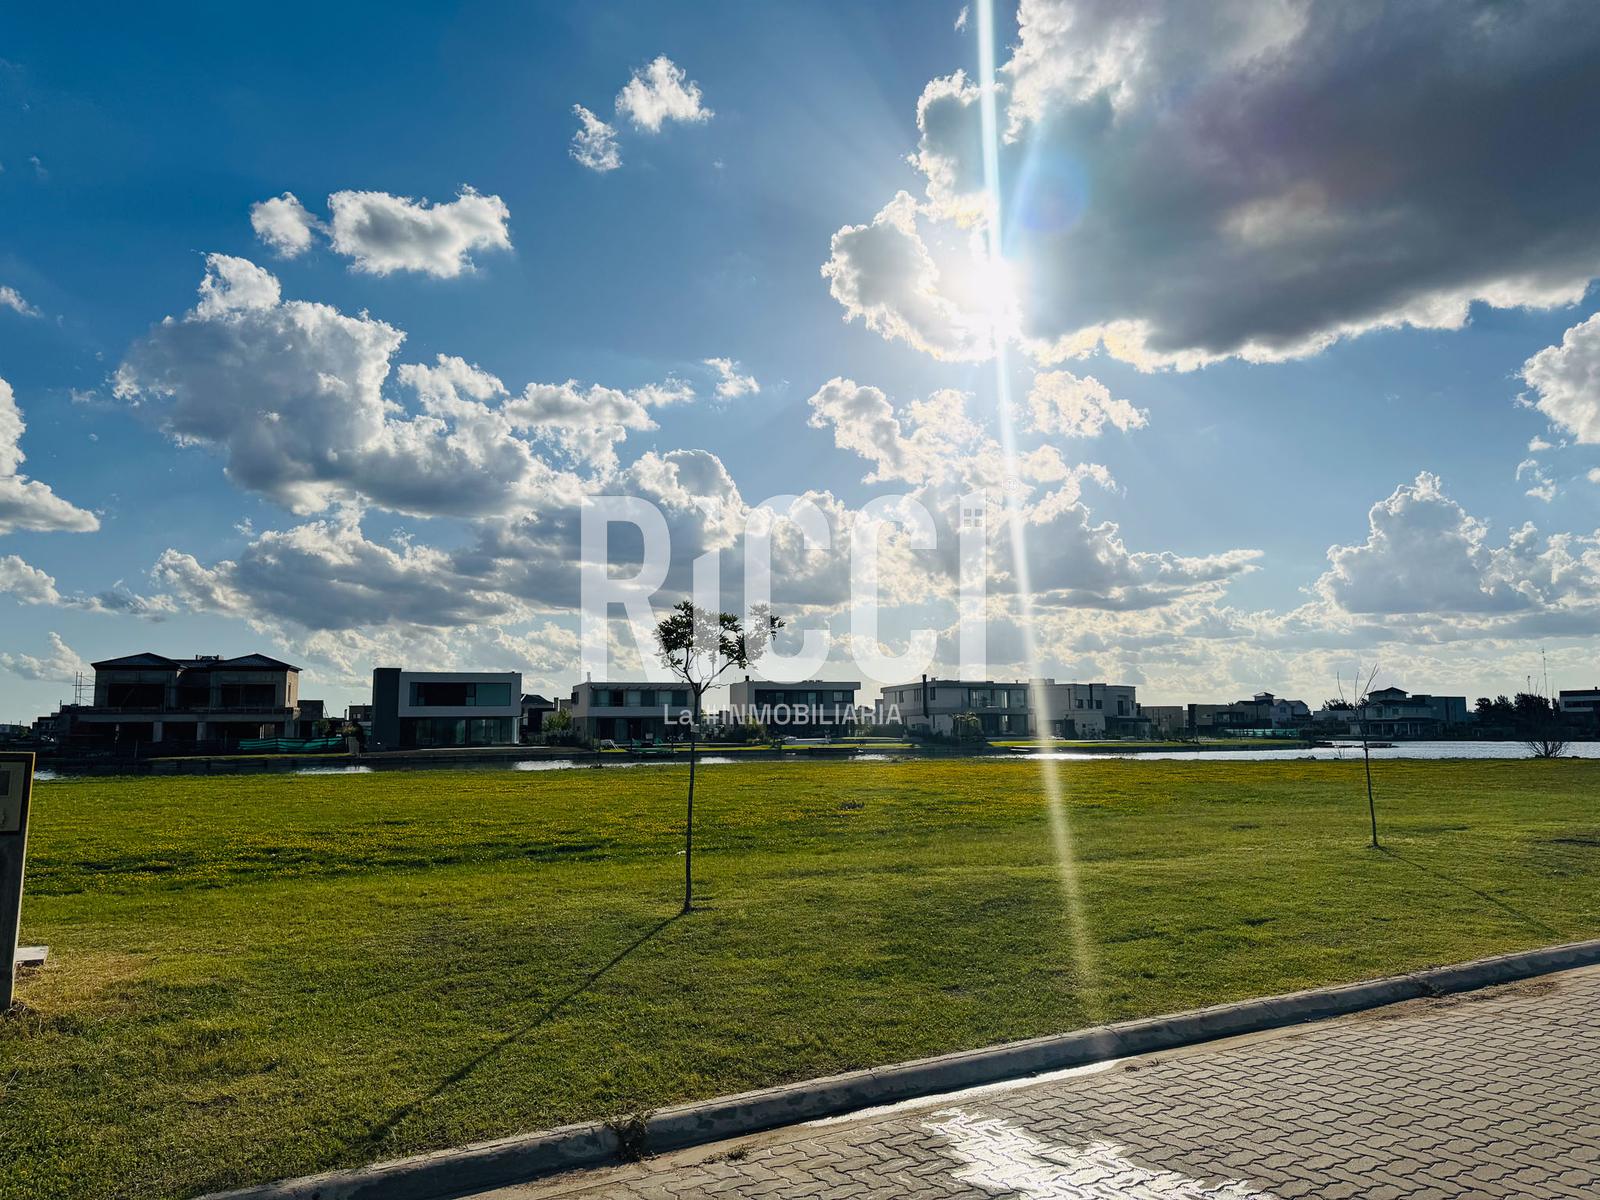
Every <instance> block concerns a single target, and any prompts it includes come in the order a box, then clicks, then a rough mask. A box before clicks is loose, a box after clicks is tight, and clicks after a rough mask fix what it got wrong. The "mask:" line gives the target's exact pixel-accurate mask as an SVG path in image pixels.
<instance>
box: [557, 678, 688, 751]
mask: <svg viewBox="0 0 1600 1200" xmlns="http://www.w3.org/2000/svg"><path fill="white" fill-rule="evenodd" d="M568 711H569V712H570V713H571V714H572V727H573V728H574V729H576V730H578V731H579V732H580V733H582V734H583V735H584V736H585V737H587V738H590V739H592V740H595V741H601V740H607V739H609V740H610V741H614V742H663V741H667V740H668V739H672V740H676V739H678V738H679V737H682V736H684V735H685V732H686V726H687V724H688V721H689V719H690V718H691V717H692V716H693V715H694V697H693V696H691V695H690V694H689V689H688V688H687V687H685V686H684V685H682V684H676V685H673V684H654V683H627V682H620V683H594V682H593V681H587V680H586V681H585V682H583V683H580V684H578V685H577V686H576V687H574V688H573V689H572V700H571V702H570V704H569V706H568Z"/></svg>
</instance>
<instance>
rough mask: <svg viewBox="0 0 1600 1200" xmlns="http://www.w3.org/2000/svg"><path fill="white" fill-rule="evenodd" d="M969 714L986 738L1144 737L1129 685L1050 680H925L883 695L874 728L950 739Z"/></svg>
mask: <svg viewBox="0 0 1600 1200" xmlns="http://www.w3.org/2000/svg"><path fill="white" fill-rule="evenodd" d="M966 713H971V714H972V715H973V716H975V717H977V718H978V724H979V725H980V726H981V727H982V729H983V732H984V736H986V737H1031V736H1034V735H1036V734H1037V733H1038V732H1039V731H1040V730H1046V731H1047V732H1049V733H1050V734H1051V735H1052V736H1055V737H1068V738H1097V737H1106V736H1107V735H1120V734H1135V733H1147V732H1148V731H1149V727H1150V722H1149V719H1148V718H1146V717H1145V716H1144V715H1143V714H1142V713H1141V712H1140V710H1139V701H1138V697H1137V695H1136V693H1135V688H1134V687H1133V685H1132V684H1117V683H1057V682H1056V681H1055V680H1054V679H1028V680H1024V679H1013V680H996V679H988V680H981V681H973V680H966V679H929V678H927V677H924V678H922V679H920V680H918V681H917V682H916V683H904V684H895V685H891V686H889V687H886V688H884V689H883V697H882V699H881V700H880V701H879V703H878V723H879V724H890V723H896V722H898V723H899V724H902V725H905V726H906V727H907V728H908V729H927V730H930V731H932V732H934V733H950V732H951V731H952V729H953V728H954V722H955V718H956V717H958V716H962V715H964V714H966Z"/></svg>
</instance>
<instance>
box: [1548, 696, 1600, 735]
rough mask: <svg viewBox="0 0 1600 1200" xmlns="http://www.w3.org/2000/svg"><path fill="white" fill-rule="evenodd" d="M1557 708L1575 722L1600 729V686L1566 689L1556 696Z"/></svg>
mask: <svg viewBox="0 0 1600 1200" xmlns="http://www.w3.org/2000/svg"><path fill="white" fill-rule="evenodd" d="M1556 708H1557V709H1559V710H1560V712H1561V713H1562V715H1563V716H1565V717H1566V718H1567V719H1568V720H1569V721H1571V722H1572V723H1573V724H1576V725H1580V726H1587V727H1588V728H1590V729H1594V730H1600V687H1592V688H1574V689H1571V690H1564V691H1562V692H1560V693H1559V694H1558V695H1557V696H1556Z"/></svg>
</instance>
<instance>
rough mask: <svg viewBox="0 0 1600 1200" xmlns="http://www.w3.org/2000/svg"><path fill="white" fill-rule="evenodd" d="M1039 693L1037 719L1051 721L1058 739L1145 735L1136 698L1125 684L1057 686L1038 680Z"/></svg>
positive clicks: (1132, 689)
mask: <svg viewBox="0 0 1600 1200" xmlns="http://www.w3.org/2000/svg"><path fill="white" fill-rule="evenodd" d="M1036 686H1038V688H1039V689H1040V691H1041V693H1042V697H1043V700H1042V707H1043V708H1045V709H1046V710H1047V711H1045V712H1041V713H1040V720H1041V721H1043V720H1048V721H1049V722H1050V727H1051V732H1052V733H1053V734H1055V735H1056V736H1057V737H1068V738H1098V737H1105V736H1107V735H1108V734H1125V733H1148V732H1149V722H1148V720H1147V719H1146V718H1144V716H1143V715H1142V714H1141V713H1140V711H1139V701H1138V697H1137V696H1136V695H1135V689H1134V686H1133V685H1132V684H1127V683H1057V682H1055V680H1053V679H1044V680H1040V681H1038V683H1037V685H1036Z"/></svg>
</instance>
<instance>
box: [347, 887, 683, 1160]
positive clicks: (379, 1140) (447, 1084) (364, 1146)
mask: <svg viewBox="0 0 1600 1200" xmlns="http://www.w3.org/2000/svg"><path fill="white" fill-rule="evenodd" d="M683 915H684V914H683V913H681V912H680V913H674V914H673V915H672V916H670V917H667V918H666V919H664V920H662V921H658V922H657V923H656V924H654V925H652V926H651V927H650V928H649V929H647V930H645V931H644V932H643V933H641V934H640V935H639V936H638V937H636V938H634V940H633V941H631V942H629V943H628V944H627V945H626V946H625V947H623V948H622V949H621V950H619V951H618V952H617V953H616V954H615V955H614V956H613V957H612V958H611V960H610V961H609V962H607V963H606V964H605V965H604V966H602V967H600V968H598V969H597V970H595V971H592V972H590V973H589V974H588V975H586V976H585V977H584V978H583V980H582V981H581V982H579V983H578V984H577V985H576V986H574V987H572V988H569V989H568V990H567V991H566V992H564V993H562V995H560V996H559V997H557V998H556V999H555V1000H553V1001H552V1002H551V1003H550V1004H548V1005H546V1006H545V1008H544V1009H543V1010H542V1011H540V1013H539V1014H538V1015H537V1016H535V1017H533V1018H531V1019H530V1020H527V1021H525V1022H523V1023H522V1024H521V1025H519V1026H517V1027H516V1028H515V1029H513V1030H512V1031H511V1032H510V1033H508V1034H506V1035H505V1036H504V1037H503V1038H501V1039H500V1040H499V1041H498V1042H496V1043H495V1044H494V1045H492V1046H490V1047H489V1048H488V1049H487V1050H485V1051H483V1053H481V1054H479V1055H477V1056H476V1057H474V1058H471V1059H469V1060H468V1061H467V1062H465V1063H463V1064H462V1065H461V1066H460V1067H458V1068H456V1070H454V1071H452V1072H451V1073H450V1074H449V1075H447V1076H445V1077H444V1078H443V1079H441V1080H440V1081H439V1082H438V1083H437V1084H435V1085H434V1087H433V1089H432V1090H431V1091H429V1092H428V1093H427V1094H426V1095H424V1096H419V1097H418V1098H417V1099H415V1100H413V1101H411V1102H410V1103H409V1104H404V1105H401V1106H400V1107H399V1108H397V1109H395V1110H394V1112H392V1113H390V1114H389V1116H388V1117H387V1118H385V1119H384V1120H383V1121H382V1122H380V1123H379V1124H377V1125H374V1126H373V1127H372V1128H371V1129H370V1130H368V1131H367V1135H366V1137H364V1138H363V1139H361V1141H360V1142H358V1143H355V1144H353V1145H352V1146H351V1147H350V1148H351V1149H352V1150H357V1151H360V1152H361V1153H362V1155H363V1156H364V1157H368V1158H370V1157H371V1156H372V1154H373V1153H375V1152H377V1151H378V1150H379V1149H380V1148H381V1147H382V1146H383V1145H384V1144H385V1143H386V1142H387V1141H388V1140H389V1137H390V1135H391V1134H393V1133H394V1131H395V1130H396V1129H398V1128H399V1127H400V1125H401V1124H402V1123H403V1122H404V1121H405V1119H406V1118H407V1117H409V1116H410V1115H411V1114H412V1113H414V1112H416V1111H417V1109H419V1108H421V1107H422V1106H423V1105H425V1104H427V1103H428V1102H429V1101H431V1100H435V1099H437V1098H438V1097H439V1096H442V1095H443V1094H444V1093H445V1092H447V1091H449V1090H450V1089H451V1088H452V1087H454V1086H455V1085H456V1084H458V1083H461V1082H462V1081H463V1080H465V1079H466V1078H467V1077H468V1076H469V1075H471V1074H472V1073H473V1072H474V1071H476V1070H477V1069H478V1068H479V1067H481V1066H483V1064H484V1063H486V1062H488V1061H489V1060H490V1059H491V1058H493V1057H494V1056H495V1055H497V1054H499V1053H500V1052H501V1051H502V1050H504V1049H505V1048H506V1047H508V1046H510V1045H512V1044H513V1043H514V1042H518V1041H520V1040H522V1039H523V1038H525V1037H527V1036H528V1034H530V1033H532V1032H533V1031H534V1030H536V1029H538V1028H539V1027H540V1026H541V1025H543V1024H545V1023H546V1022H547V1021H549V1020H550V1019H551V1018H552V1017H554V1016H555V1015H556V1014H557V1013H559V1012H561V1010H562V1009H564V1008H566V1007H567V1005H569V1004H571V1003H572V1002H573V1001H574V1000H577V999H578V998H579V997H580V996H582V995H583V994H584V993H585V992H587V991H588V990H589V989H590V988H592V987H593V986H594V985H595V984H597V983H599V982H600V980H601V979H602V978H603V977H604V976H605V975H606V974H607V973H609V972H610V971H612V970H614V969H615V968H616V967H618V966H620V965H621V964H622V962H623V961H624V960H625V959H626V958H627V957H628V956H629V955H631V954H633V953H634V952H635V951H636V950H638V949H640V948H641V947H643V946H644V944H645V943H646V942H648V941H650V940H651V939H652V938H654V937H655V936H656V935H657V934H659V933H661V932H662V931H663V930H664V929H666V928H667V927H668V926H669V925H671V924H672V923H673V922H675V921H677V920H679V919H680V918H681V917H682V916H683Z"/></svg>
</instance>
